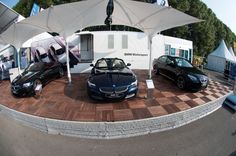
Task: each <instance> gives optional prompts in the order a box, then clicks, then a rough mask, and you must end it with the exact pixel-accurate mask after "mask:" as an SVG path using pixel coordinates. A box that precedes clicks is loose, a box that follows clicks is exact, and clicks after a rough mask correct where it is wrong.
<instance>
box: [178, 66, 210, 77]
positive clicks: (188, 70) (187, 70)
mask: <svg viewBox="0 0 236 156" xmlns="http://www.w3.org/2000/svg"><path fill="white" fill-rule="evenodd" d="M181 69H183V71H184V72H185V73H186V74H191V75H205V76H206V74H204V73H203V72H202V71H201V70H199V69H197V68H196V67H193V68H188V67H181Z"/></svg>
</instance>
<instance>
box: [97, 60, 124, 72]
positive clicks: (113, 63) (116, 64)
mask: <svg viewBox="0 0 236 156" xmlns="http://www.w3.org/2000/svg"><path fill="white" fill-rule="evenodd" d="M125 67H126V65H125V63H124V61H123V60H121V59H101V60H98V61H97V63H96V65H95V68H97V69H100V70H120V69H123V68H125Z"/></svg>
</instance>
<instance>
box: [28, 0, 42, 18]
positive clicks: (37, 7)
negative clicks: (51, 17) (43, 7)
mask: <svg viewBox="0 0 236 156" xmlns="http://www.w3.org/2000/svg"><path fill="white" fill-rule="evenodd" d="M39 11H40V7H39V5H37V4H36V3H34V5H33V7H32V10H31V13H30V16H34V15H36V14H37V13H39Z"/></svg>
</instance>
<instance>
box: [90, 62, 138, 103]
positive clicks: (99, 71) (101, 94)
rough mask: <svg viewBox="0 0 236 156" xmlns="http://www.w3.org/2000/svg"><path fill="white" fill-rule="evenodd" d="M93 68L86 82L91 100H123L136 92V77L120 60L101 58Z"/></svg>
mask: <svg viewBox="0 0 236 156" xmlns="http://www.w3.org/2000/svg"><path fill="white" fill-rule="evenodd" d="M91 66H92V67H93V68H92V70H91V75H90V76H89V79H88V82H87V91H88V95H89V97H91V98H93V99H98V100H103V99H124V98H131V97H134V96H135V95H136V93H137V91H138V82H137V78H136V75H135V74H134V73H133V72H132V71H131V70H130V69H129V68H128V66H130V64H129V63H128V64H127V65H126V64H125V63H124V61H123V60H122V59H118V58H102V59H99V60H98V61H97V62H96V64H95V65H93V64H91Z"/></svg>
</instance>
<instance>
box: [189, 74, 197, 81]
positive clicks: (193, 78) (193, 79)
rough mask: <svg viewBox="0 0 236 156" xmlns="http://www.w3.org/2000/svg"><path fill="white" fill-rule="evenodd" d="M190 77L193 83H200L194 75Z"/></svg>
mask: <svg viewBox="0 0 236 156" xmlns="http://www.w3.org/2000/svg"><path fill="white" fill-rule="evenodd" d="M188 77H189V78H190V79H191V80H192V81H194V82H196V81H198V79H197V78H196V77H195V76H193V75H189V74H188Z"/></svg>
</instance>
